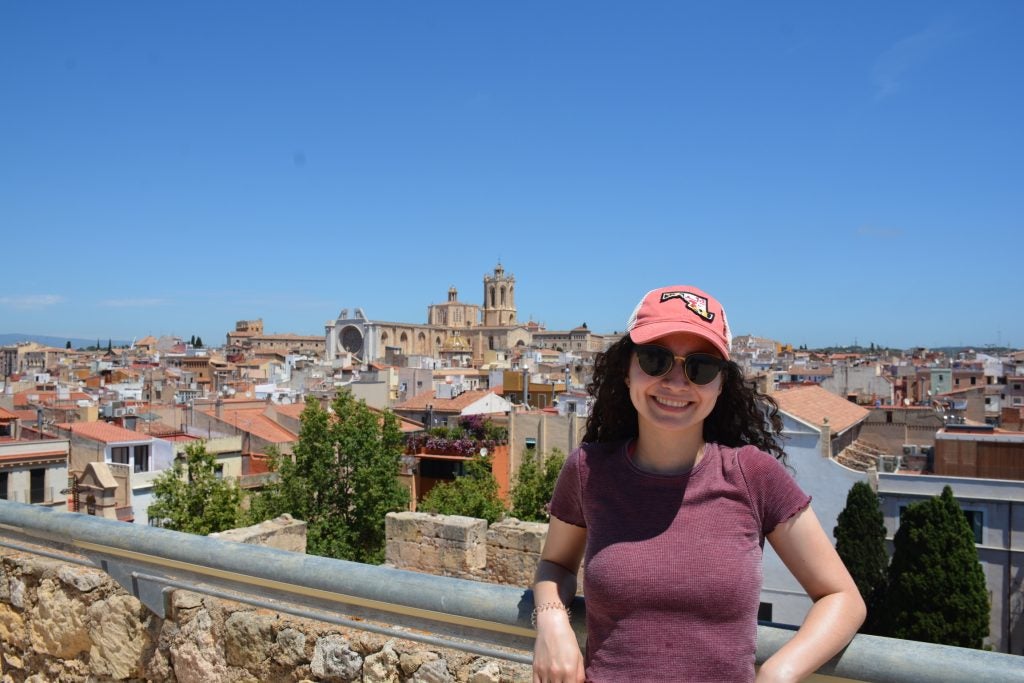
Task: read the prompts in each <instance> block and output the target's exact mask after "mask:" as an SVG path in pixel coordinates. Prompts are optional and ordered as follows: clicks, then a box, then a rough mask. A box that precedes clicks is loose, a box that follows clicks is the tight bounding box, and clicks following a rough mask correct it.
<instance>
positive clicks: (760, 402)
mask: <svg viewBox="0 0 1024 683" xmlns="http://www.w3.org/2000/svg"><path fill="white" fill-rule="evenodd" d="M634 346H636V345H635V344H634V343H633V340H632V339H630V338H629V335H626V336H624V337H623V338H622V339H620V340H619V341H617V342H615V343H614V344H612V345H611V346H610V347H608V350H607V351H605V352H604V353H602V354H599V355H598V356H597V360H596V361H595V362H594V379H593V381H592V382H591V383H590V384H589V385H587V391H588V392H589V393H590V395H591V396H593V397H594V406H593V408H592V409H591V411H590V417H588V418H587V429H586V432H585V433H584V435H583V440H584V441H590V442H601V441H617V440H619V439H626V438H630V437H635V436H636V435H637V433H638V431H639V425H638V422H637V413H636V408H635V407H633V401H632V400H631V399H630V397H629V387H628V386H627V385H626V377H627V376H628V375H629V364H630V363H631V362H632V361H633V347H634ZM781 433H782V418H781V417H779V406H778V404H777V403H775V401H774V400H773V399H772V397H771V396H767V395H765V394H762V393H761V392H760V391H758V390H757V388H756V387H755V386H754V385H752V384H751V383H749V382H747V381H746V380H744V378H743V372H742V371H741V370H740V367H739V366H738V365H737V364H736V363H734V362H733V361H727V362H726V364H725V366H724V367H723V369H722V392H721V394H719V396H718V400H717V401H716V402H715V407H714V409H712V411H711V414H710V415H708V416H707V418H706V419H705V420H704V440H705V441H707V442H712V443H717V444H721V445H723V446H729V447H731V448H737V447H739V446H747V445H750V446H757V447H758V448H760V449H761V450H763V451H765V452H767V453H771V454H772V455H773V456H775V458H776V459H778V460H780V461H782V462H785V460H786V453H785V451H784V450H783V448H782V444H781V443H780V441H781Z"/></svg>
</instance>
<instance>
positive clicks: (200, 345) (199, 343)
mask: <svg viewBox="0 0 1024 683" xmlns="http://www.w3.org/2000/svg"><path fill="white" fill-rule="evenodd" d="M195 347H196V348H197V349H201V348H203V338H202V337H200V336H196V343H195Z"/></svg>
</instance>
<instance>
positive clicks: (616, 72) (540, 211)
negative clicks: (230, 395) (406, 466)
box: [0, 1, 1024, 347]
mask: <svg viewBox="0 0 1024 683" xmlns="http://www.w3.org/2000/svg"><path fill="white" fill-rule="evenodd" d="M1022 34H1024V3H1020V2H984V3H964V2H960V3H948V2H900V3H891V2H869V3H822V2H785V3H753V2H751V3H737V2H721V3H718V2H716V3H681V2H643V3H621V2H620V3H604V2H558V3H551V2H516V3H511V2H509V3H496V2H487V3H482V2H372V3H371V2H361V3H356V2H345V3H342V2H303V3H268V2H216V3H209V2H175V3H129V2H107V3H78V2H75V3H72V2H68V3H57V2H46V3H37V2H28V1H21V2H13V1H12V2H5V3H3V4H2V5H0V234H2V235H3V237H2V238H0V239H2V242H3V244H2V247H0V253H2V254H3V257H2V259H0V273H2V279H0V283H2V285H0V332H23V333H34V334H52V335H57V336H68V337H84V338H94V337H102V338H104V339H106V338H108V337H114V338H131V337H134V336H143V335H146V334H154V335H160V334H178V335H180V336H184V337H185V338H188V337H189V336H190V335H192V334H198V335H200V336H201V337H203V339H204V341H205V342H206V343H207V344H211V343H220V342H222V340H223V338H224V333H225V332H227V331H228V330H229V329H233V327H234V322H235V321H236V320H239V319H247V318H256V317H262V318H263V320H264V324H265V327H266V330H267V331H268V332H297V333H304V334H319V333H322V332H323V325H324V323H325V322H326V321H327V320H329V319H332V318H334V317H335V316H337V314H338V312H339V310H340V309H341V308H350V309H351V308H353V307H356V306H360V307H362V308H363V309H364V310H365V311H366V313H367V315H368V316H369V317H371V318H376V319H382V320H397V321H408V322H425V320H426V308H427V305H428V304H430V303H435V302H440V301H443V300H445V298H446V293H447V290H448V287H449V286H455V287H457V288H458V290H459V295H460V299H462V300H464V301H470V302H474V303H480V302H481V301H482V284H481V283H482V277H483V275H484V274H485V273H488V272H490V271H491V270H492V269H493V267H494V266H495V264H496V263H497V262H498V261H499V260H500V261H501V263H502V264H503V265H504V266H505V268H506V271H508V272H511V273H513V274H514V275H515V276H516V279H517V293H516V303H517V305H518V310H519V316H520V318H521V319H522V320H527V319H530V318H532V319H533V320H537V321H540V322H543V323H545V324H546V325H547V326H548V328H549V329H565V328H571V327H574V326H576V325H579V324H580V323H582V322H586V323H587V325H588V326H589V327H590V328H591V329H594V330H596V331H601V332H611V331H614V330H621V329H622V327H623V325H624V323H625V320H626V318H627V317H628V315H629V313H630V311H631V309H632V308H633V306H634V305H635V303H636V301H637V299H639V297H640V296H641V295H642V294H643V293H644V292H645V291H647V290H648V289H651V288H654V287H657V286H661V285H666V284H684V283H685V284H695V285H697V286H700V287H702V288H703V289H706V290H708V291H710V292H711V293H712V294H714V295H716V296H718V297H719V298H720V299H721V300H722V301H723V303H724V304H725V306H726V310H727V311H728V314H729V319H730V322H731V323H732V326H733V329H734V332H735V333H736V334H757V335H762V336H768V337H773V338H776V339H778V340H780V341H785V342H790V343H793V344H808V345H810V346H820V345H830V344H850V343H853V342H854V341H855V340H856V341H858V342H860V343H862V344H864V345H867V344H869V343H871V342H875V343H878V344H885V345H890V346H902V347H907V346H911V345H927V346H940V345H947V344H975V345H985V344H997V343H1001V344H1012V345H1015V346H1018V347H1020V346H1024V315H1022V308H1021V280H1020V272H1021V267H1020V255H1021V252H1020V243H1021V242H1020V236H1021V234H1022V228H1024V191H1022V187H1024V170H1022V169H1024V164H1022V159H1024V154H1022V152H1024V124H1022V121H1024V79H1022V78H1021V77H1020V67H1021V65H1022V64H1024V41H1022V40H1021V39H1020V36H1021V35H1022Z"/></svg>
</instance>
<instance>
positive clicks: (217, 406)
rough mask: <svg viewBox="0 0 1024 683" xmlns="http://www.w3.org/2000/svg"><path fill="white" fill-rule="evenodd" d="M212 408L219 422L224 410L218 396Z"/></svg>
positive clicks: (222, 402)
mask: <svg viewBox="0 0 1024 683" xmlns="http://www.w3.org/2000/svg"><path fill="white" fill-rule="evenodd" d="M213 408H214V414H215V415H216V416H217V419H218V420H219V419H220V418H221V413H222V412H223V409H224V401H223V400H221V397H220V396H218V397H217V401H216V402H215V403H214V404H213Z"/></svg>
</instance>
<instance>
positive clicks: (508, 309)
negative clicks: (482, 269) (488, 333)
mask: <svg viewBox="0 0 1024 683" xmlns="http://www.w3.org/2000/svg"><path fill="white" fill-rule="evenodd" d="M515 324H516V278H515V276H513V275H511V274H510V275H506V274H505V268H504V267H502V265H501V262H500V261H499V262H498V265H497V266H495V267H494V274H493V275H484V326H485V327H511V326H512V325H515Z"/></svg>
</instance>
